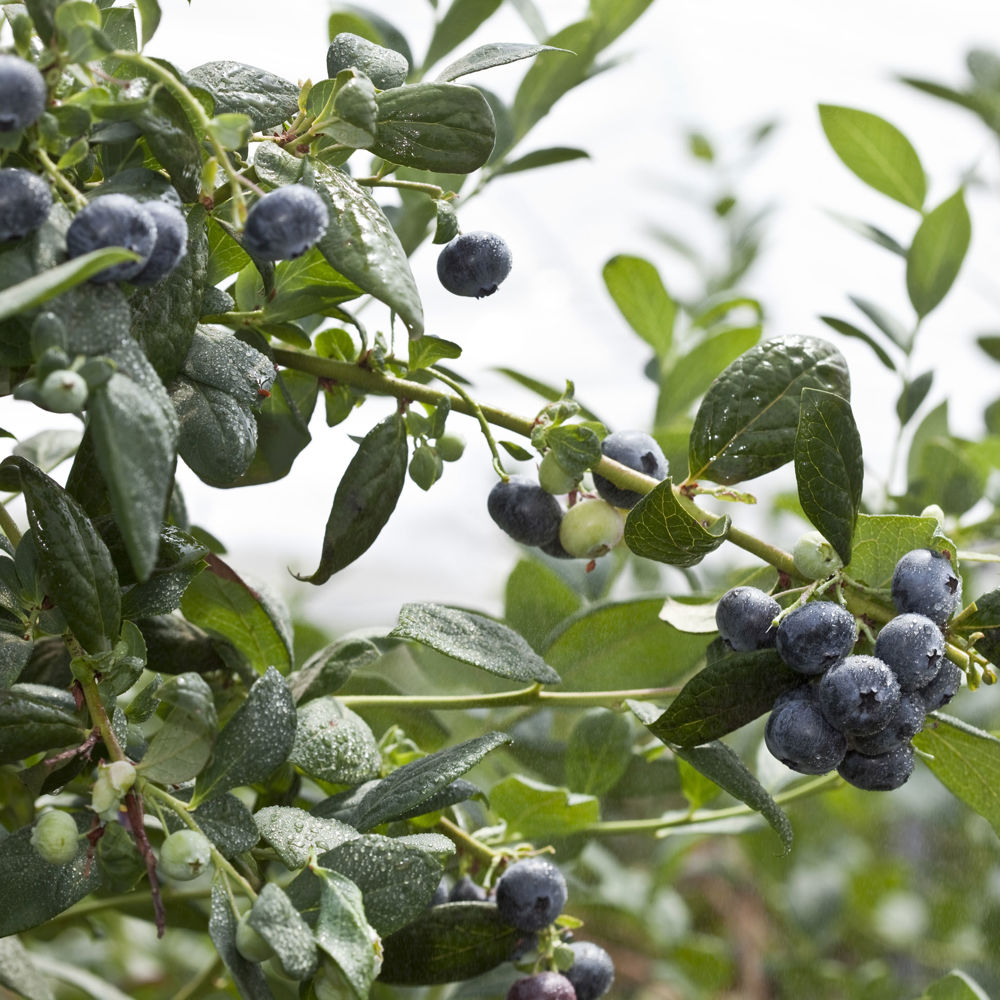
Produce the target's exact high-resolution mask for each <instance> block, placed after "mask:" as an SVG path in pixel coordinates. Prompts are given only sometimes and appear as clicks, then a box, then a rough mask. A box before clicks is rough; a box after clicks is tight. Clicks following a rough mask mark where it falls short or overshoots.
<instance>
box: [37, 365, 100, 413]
mask: <svg viewBox="0 0 1000 1000" xmlns="http://www.w3.org/2000/svg"><path fill="white" fill-rule="evenodd" d="M38 392H39V395H40V396H41V399H42V402H43V403H44V404H45V406H46V407H47V408H48V409H50V410H52V412H53V413H75V412H76V411H77V410H79V409H81V408H82V407H83V404H84V403H86V402H87V393H88V389H87V383H86V382H85V381H84V379H83V376H81V375H80V374H79V373H78V372H74V371H71V370H70V369H69V368H60V369H57V370H56V371H54V372H49V374H48V375H46V376H45V380H44V381H43V382H42V384H41V386H40V387H39V390H38Z"/></svg>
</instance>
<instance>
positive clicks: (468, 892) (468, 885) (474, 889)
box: [448, 875, 486, 903]
mask: <svg viewBox="0 0 1000 1000" xmlns="http://www.w3.org/2000/svg"><path fill="white" fill-rule="evenodd" d="M484 899H486V890H485V889H484V888H483V887H482V886H481V885H479V884H478V883H477V882H473V881H472V879H471V878H469V876H468V875H463V876H462V877H461V878H460V879H459V880H458V881H457V882H456V883H455V884H454V885H453V886H452V887H451V892H449V893H448V901H449V902H450V903H478V902H482V901H483V900H484Z"/></svg>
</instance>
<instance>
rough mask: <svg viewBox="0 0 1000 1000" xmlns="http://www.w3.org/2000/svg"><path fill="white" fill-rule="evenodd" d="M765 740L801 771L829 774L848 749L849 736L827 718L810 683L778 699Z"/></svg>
mask: <svg viewBox="0 0 1000 1000" xmlns="http://www.w3.org/2000/svg"><path fill="white" fill-rule="evenodd" d="M764 742H765V744H766V745H767V749H768V750H770V752H771V754H772V756H774V757H776V758H777V759H778V760H780V761H781V763H782V764H784V765H785V766H786V767H790V768H791V769H792V770H793V771H798V772H799V773H800V774H826V772H827V771H832V770H833V769H834V768H835V767H837V766H838V765H839V764H840V762H841V761H842V760H843V759H844V754H845V753H846V752H847V738H846V737H845V736H844V734H843V733H842V732H840V731H839V730H838V729H835V728H834V727H833V726H831V725H830V723H829V722H827V720H826V719H825V718H824V716H823V713H822V711H821V710H820V707H819V705H818V704H817V701H816V696H815V689H814V687H813V686H812V685H810V684H806V685H804V686H803V687H801V688H798V689H796V690H795V691H793V692H790V693H789V694H788V695H787V696H785V697H784V698H781V699H779V700H778V702H777V703H776V704H775V707H774V709H773V710H772V711H771V714H770V716H769V717H768V720H767V725H766V726H765V727H764Z"/></svg>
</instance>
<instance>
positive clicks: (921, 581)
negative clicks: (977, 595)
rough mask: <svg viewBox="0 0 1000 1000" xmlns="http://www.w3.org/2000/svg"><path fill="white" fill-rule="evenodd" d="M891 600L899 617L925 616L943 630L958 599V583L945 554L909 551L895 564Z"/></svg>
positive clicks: (957, 578) (927, 550)
mask: <svg viewBox="0 0 1000 1000" xmlns="http://www.w3.org/2000/svg"><path fill="white" fill-rule="evenodd" d="M892 599H893V602H894V603H895V605H896V610H897V611H898V612H900V614H902V613H904V612H907V611H912V612H914V613H916V614H918V615H926V616H927V617H928V618H930V620H931V621H932V622H934V624H935V625H940V626H941V627H944V625H946V624H947V622H948V619H949V618H950V617H951V616H952V615H953V614H954V613H955V609H956V608H957V607H958V604H959V602H960V601H961V599H962V581H961V579H960V578H959V576H958V574H957V573H956V572H955V569H954V567H953V566H952V564H951V560H950V559H949V558H948V556H947V554H946V553H944V552H936V551H935V550H934V549H913V551H912V552H907V553H906V555H905V556H903V558H902V559H900V560H899V562H898V563H896V569H895V570H894V571H893V574H892Z"/></svg>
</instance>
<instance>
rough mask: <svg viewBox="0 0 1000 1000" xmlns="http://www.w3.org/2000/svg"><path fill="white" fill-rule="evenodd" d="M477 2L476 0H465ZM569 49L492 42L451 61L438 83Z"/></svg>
mask: <svg viewBox="0 0 1000 1000" xmlns="http://www.w3.org/2000/svg"><path fill="white" fill-rule="evenodd" d="M465 2H466V3H469V4H475V3H476V0H465ZM490 2H492V0H490ZM568 51H569V50H568V49H560V48H556V47H554V46H552V45H531V44H525V43H523V42H490V43H488V44H486V45H480V46H479V48H476V49H473V50H472V51H471V52H469V53H467V54H466V55H464V56H462V57H461V58H459V59H456V60H455V61H454V62H452V63H449V64H448V65H447V66H445V68H444V69H443V70H441V72H440V73H439V74H438V76H437V82H438V83H445V82H448V81H451V80H457V79H458V78H459V77H460V76H468V75H469V74H470V73H479V72H480V71H481V70H484V69H492V68H493V67H494V66H506V65H507V64H508V63H512V62H517V61H518V60H521V59H530V58H531V57H532V56H537V55H538V53H539V52H568Z"/></svg>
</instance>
